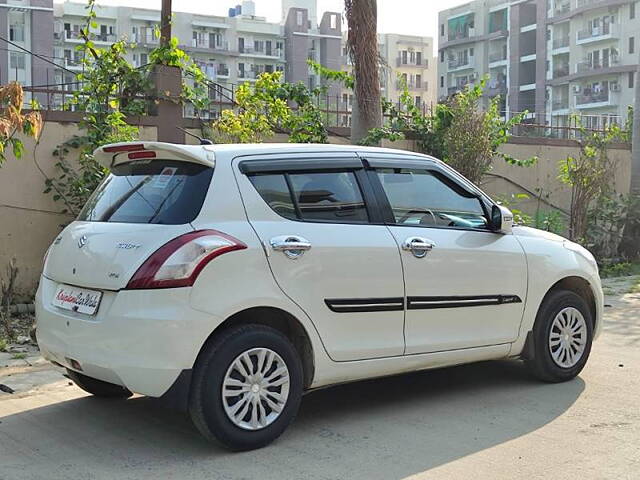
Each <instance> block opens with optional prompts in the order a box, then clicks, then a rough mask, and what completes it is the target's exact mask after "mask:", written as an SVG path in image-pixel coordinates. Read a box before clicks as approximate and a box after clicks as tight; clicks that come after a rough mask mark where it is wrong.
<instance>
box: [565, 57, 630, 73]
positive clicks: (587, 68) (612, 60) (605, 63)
mask: <svg viewBox="0 0 640 480" xmlns="http://www.w3.org/2000/svg"><path fill="white" fill-rule="evenodd" d="M619 61H620V60H619V58H618V57H617V56H611V57H608V58H603V59H602V60H599V61H597V62H594V61H588V60H583V61H582V62H578V63H577V64H576V73H588V72H591V71H593V70H603V69H605V68H610V67H611V66H612V65H616V64H618V63H619Z"/></svg>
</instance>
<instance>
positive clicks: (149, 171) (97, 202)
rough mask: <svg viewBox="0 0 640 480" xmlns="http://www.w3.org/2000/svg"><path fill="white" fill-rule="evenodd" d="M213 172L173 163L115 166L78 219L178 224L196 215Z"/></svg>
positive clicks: (158, 161)
mask: <svg viewBox="0 0 640 480" xmlns="http://www.w3.org/2000/svg"><path fill="white" fill-rule="evenodd" d="M212 175H213V169H212V168H210V167H207V166H204V165H199V164H196V163H187V162H177V161H173V160H153V161H149V160H141V161H134V162H130V163H126V164H123V165H118V166H116V167H114V168H113V169H112V170H111V174H110V175H109V176H108V177H107V178H106V179H105V180H104V181H103V182H102V183H101V184H100V186H99V187H98V188H97V189H96V191H95V192H94V193H93V195H92V196H91V198H90V199H89V201H88V202H87V204H86V205H85V207H84V208H83V209H82V211H81V212H80V215H79V216H78V220H84V221H90V222H118V223H157V224H165V225H181V224H184V223H189V222H191V221H193V220H194V219H195V218H196V217H197V216H198V213H200V209H201V208H202V203H203V202H204V198H205V196H206V195H207V190H208V188H209V183H210V182H211V176H212Z"/></svg>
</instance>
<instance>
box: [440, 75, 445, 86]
mask: <svg viewBox="0 0 640 480" xmlns="http://www.w3.org/2000/svg"><path fill="white" fill-rule="evenodd" d="M440 88H444V76H443V75H440Z"/></svg>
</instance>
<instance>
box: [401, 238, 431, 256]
mask: <svg viewBox="0 0 640 480" xmlns="http://www.w3.org/2000/svg"><path fill="white" fill-rule="evenodd" d="M435 246H436V244H435V243H433V242H432V241H431V240H427V239H426V238H422V237H409V238H407V239H406V240H405V241H404V243H403V244H402V249H403V250H405V251H407V252H411V253H412V254H413V256H414V257H416V258H423V257H425V256H426V255H427V253H429V252H430V251H431V250H433V247H435Z"/></svg>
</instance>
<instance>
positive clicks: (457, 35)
mask: <svg viewBox="0 0 640 480" xmlns="http://www.w3.org/2000/svg"><path fill="white" fill-rule="evenodd" d="M475 36H476V29H475V28H471V27H468V26H465V27H464V28H462V29H460V30H455V31H450V32H449V36H448V37H447V38H448V41H450V42H451V41H454V40H462V39H465V38H471V37H475Z"/></svg>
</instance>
